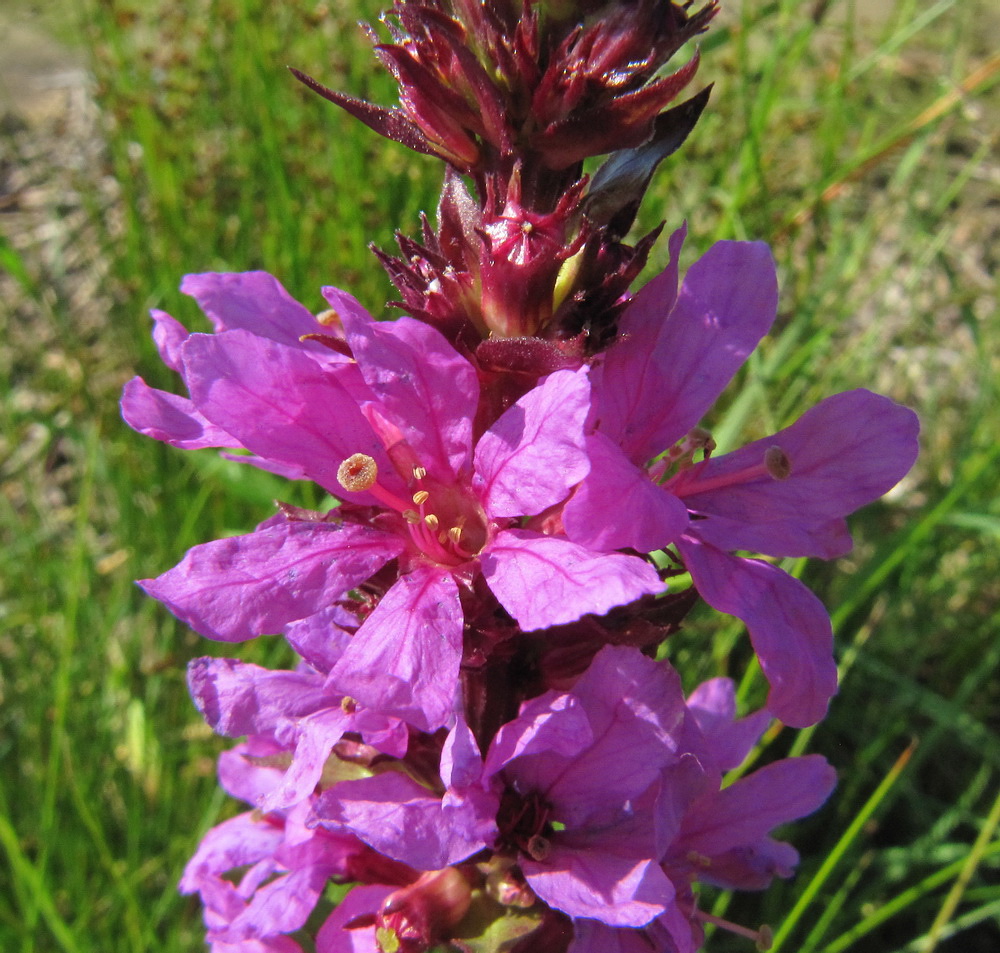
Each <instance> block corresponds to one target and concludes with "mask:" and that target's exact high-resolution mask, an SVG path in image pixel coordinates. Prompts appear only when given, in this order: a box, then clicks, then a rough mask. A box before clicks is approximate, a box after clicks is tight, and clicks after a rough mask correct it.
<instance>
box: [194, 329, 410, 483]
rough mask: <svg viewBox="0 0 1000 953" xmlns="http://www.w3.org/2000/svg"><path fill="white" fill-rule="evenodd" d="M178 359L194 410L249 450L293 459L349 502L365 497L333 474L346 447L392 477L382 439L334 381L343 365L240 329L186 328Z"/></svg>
mask: <svg viewBox="0 0 1000 953" xmlns="http://www.w3.org/2000/svg"><path fill="white" fill-rule="evenodd" d="M184 367H185V376H186V379H187V384H188V387H189V388H190V391H191V398H192V400H193V401H194V403H195V406H196V407H197V408H198V410H200V411H201V412H202V413H203V414H204V415H205V416H206V417H207V418H208V419H209V420H211V421H212V422H213V423H215V424H216V425H218V426H220V427H223V428H225V429H226V430H227V431H228V432H230V433H232V434H234V436H236V437H237V438H238V439H239V440H240V441H241V443H242V444H243V446H244V447H246V449H247V450H250V451H251V452H252V453H255V454H258V455H259V456H261V457H264V458H265V459H268V460H274V461H277V462H279V463H282V464H296V465H299V466H301V467H302V469H303V472H305V473H307V474H308V475H309V477H310V478H311V479H313V480H315V481H316V482H317V483H319V484H320V485H321V486H322V487H323V488H324V489H326V490H328V491H329V492H330V493H332V494H334V495H335V496H337V497H340V498H342V499H352V500H355V501H356V502H370V501H371V497H370V496H369V495H368V494H366V493H360V494H351V493H348V492H347V491H345V490H344V488H343V487H342V486H341V485H340V483H339V482H338V480H337V470H338V468H339V467H340V464H341V463H343V461H344V460H346V459H347V458H348V457H349V456H351V455H352V454H354V453H364V454H367V455H368V456H370V457H373V458H374V459H375V460H376V462H377V463H378V465H379V476H380V480H382V479H383V478H385V477H388V478H389V479H390V480H392V479H393V478H394V472H393V470H392V468H391V466H390V465H389V462H388V458H387V457H386V456H385V451H384V449H383V447H382V444H381V443H380V442H379V441H378V439H377V438H376V436H375V434H374V433H373V432H372V429H371V427H370V426H369V425H368V422H367V421H366V420H365V418H364V416H363V415H362V413H361V411H360V410H359V409H358V406H357V403H356V401H355V399H354V398H353V397H352V396H351V395H350V394H349V393H348V392H347V391H346V390H345V389H344V388H343V387H342V386H341V384H340V383H339V376H340V375H341V374H342V373H345V374H346V373H350V367H346V366H345V367H346V369H345V370H343V371H341V369H340V368H338V367H336V366H334V365H330V366H323V365H322V364H321V363H319V362H318V361H317V360H316V359H314V358H312V357H310V356H309V355H308V354H306V353H304V352H303V351H301V350H299V349H296V348H292V347H287V346H285V345H282V344H277V343H275V342H273V341H268V340H266V339H264V338H260V337H256V336H255V335H253V334H251V333H249V332H248V331H227V332H224V333H222V334H212V335H206V334H192V335H191V337H190V338H189V339H188V342H187V344H185V345H184Z"/></svg>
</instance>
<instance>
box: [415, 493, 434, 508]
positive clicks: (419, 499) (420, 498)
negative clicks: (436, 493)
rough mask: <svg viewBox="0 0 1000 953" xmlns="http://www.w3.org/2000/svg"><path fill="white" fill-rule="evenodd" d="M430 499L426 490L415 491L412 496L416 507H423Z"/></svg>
mask: <svg viewBox="0 0 1000 953" xmlns="http://www.w3.org/2000/svg"><path fill="white" fill-rule="evenodd" d="M430 497H431V495H430V493H428V492H427V491H426V490H417V492H416V493H414V494H413V502H414V503H416V504H417V506H423V505H424V504H425V503H426V502H427V501H428V500H429V499H430Z"/></svg>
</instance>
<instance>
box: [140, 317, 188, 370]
mask: <svg viewBox="0 0 1000 953" xmlns="http://www.w3.org/2000/svg"><path fill="white" fill-rule="evenodd" d="M149 315H150V317H151V318H152V319H153V343H154V344H155V345H156V350H157V351H158V352H159V354H160V359H161V360H162V361H163V363H164V364H166V365H167V367H169V368H170V370H172V371H177V373H178V374H180V373H181V372H182V361H181V346H182V345H183V344H184V342H185V341H186V340H187V339H188V337H189V336H190V335H189V333H188V330H187V328H185V327H184V325H183V324H181V323H180V321H178V320H177V319H176V318H173V317H171V316H170V315H169V314H167V312H166V311H160V310H158V309H157V308H154V309H153V310H152V311H150V312H149Z"/></svg>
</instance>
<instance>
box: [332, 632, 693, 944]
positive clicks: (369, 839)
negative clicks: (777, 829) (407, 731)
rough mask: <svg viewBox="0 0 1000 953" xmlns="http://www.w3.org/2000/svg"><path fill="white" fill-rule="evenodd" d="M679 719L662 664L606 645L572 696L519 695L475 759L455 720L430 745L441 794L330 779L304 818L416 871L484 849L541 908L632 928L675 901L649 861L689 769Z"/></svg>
mask: <svg viewBox="0 0 1000 953" xmlns="http://www.w3.org/2000/svg"><path fill="white" fill-rule="evenodd" d="M686 718H687V709H686V708H685V705H684V698H683V694H682V693H681V688H680V680H679V678H678V676H677V674H676V673H675V672H674V671H673V670H672V669H670V668H669V667H667V666H665V665H662V664H660V663H657V662H653V661H652V660H650V659H647V658H645V657H644V656H643V655H642V654H641V653H639V652H637V651H635V650H633V649H628V648H615V647H610V646H609V647H606V648H605V649H603V650H602V651H601V652H600V653H598V655H597V656H596V658H595V659H594V662H593V663H592V664H591V666H590V668H589V669H588V671H587V672H586V673H585V674H584V675H583V676H582V677H581V678H580V680H579V681H578V682H577V684H576V686H575V687H574V689H573V691H572V692H568V693H556V692H548V693H546V694H545V695H542V696H540V697H538V698H535V699H532V700H530V701H528V702H526V703H525V704H524V705H523V706H522V709H521V713H520V715H519V716H518V718H516V719H515V720H514V721H512V722H510V723H508V724H506V725H505V726H504V727H503V728H502V729H501V730H500V732H499V733H498V734H497V736H496V738H495V739H494V741H493V743H492V745H491V747H490V750H489V753H488V755H487V757H486V759H485V763H484V762H483V761H482V759H481V758H480V756H479V752H478V750H477V749H476V746H475V742H474V741H473V739H472V737H471V734H469V732H468V729H467V728H466V727H465V725H464V723H462V722H459V723H458V724H457V725H456V726H455V728H454V729H453V730H452V732H451V734H450V735H449V739H448V743H447V744H446V745H445V750H444V752H443V753H442V758H441V766H442V770H441V778H442V782H443V784H444V786H445V793H444V795H443V797H442V796H440V795H436V794H435V793H434V792H432V791H429V790H428V789H427V788H425V787H422V786H421V785H418V784H416V783H415V782H412V781H410V780H409V779H408V778H406V777H405V776H404V775H402V774H399V773H397V774H394V775H392V776H391V780H390V777H389V776H387V775H380V776H378V777H374V778H366V779H361V780H359V781H346V782H343V783H341V784H338V785H335V786H334V787H332V788H330V789H329V790H328V791H326V792H325V793H324V794H323V796H322V797H321V798H320V799H319V801H318V802H317V805H316V814H317V816H318V817H319V818H320V820H321V822H322V823H324V824H327V825H329V826H331V828H333V829H335V830H336V829H340V830H344V831H349V832H351V833H354V834H356V835H357V836H359V837H360V838H361V839H362V840H364V841H365V842H366V843H368V844H369V845H371V846H372V847H374V848H375V849H376V850H379V851H382V852H385V853H387V854H388V855H389V856H390V857H392V858H394V859H396V860H400V861H402V862H404V863H407V864H409V865H411V866H414V867H417V868H419V869H434V868H436V867H438V866H441V865H443V864H448V863H456V862H458V861H461V860H463V859H465V858H467V857H469V856H471V855H472V854H475V853H477V852H478V851H480V850H482V849H483V848H491V849H492V850H493V852H494V857H495V858H498V859H499V861H501V862H503V859H504V858H508V859H512V860H513V861H515V862H516V863H518V864H519V866H520V870H521V872H522V873H523V875H524V877H525V879H526V880H527V883H528V886H529V887H530V888H531V890H532V891H534V893H535V895H537V896H538V897H539V898H540V899H541V900H543V901H544V902H545V903H546V904H548V905H549V906H550V907H552V908H553V909H556V910H559V911H562V912H563V913H566V914H568V915H569V916H571V917H585V918H592V919H599V920H601V921H602V922H605V923H608V924H612V925H615V926H632V927H636V926H641V925H643V924H646V923H648V922H649V921H650V920H652V919H653V918H655V917H656V916H658V915H659V914H661V913H663V912H664V911H665V910H666V909H667V906H668V905H669V904H670V903H671V901H672V900H673V897H674V887H673V884H672V883H671V881H670V879H669V877H668V876H667V875H666V874H665V873H664V871H663V869H662V868H661V867H660V859H661V857H662V856H663V855H664V853H665V851H666V848H667V845H668V844H669V842H670V840H671V839H672V837H673V836H674V834H675V833H676V831H675V828H676V817H677V816H679V815H678V810H677V809H676V805H675V804H673V802H674V801H676V800H677V798H678V797H680V796H681V795H682V794H683V796H687V791H688V790H689V789H691V787H692V784H693V779H694V778H695V777H696V776H697V775H698V774H699V773H700V770H701V769H700V767H699V765H698V762H697V760H696V759H695V757H694V756H692V755H691V754H690V753H689V752H686V751H684V750H682V749H681V747H680V744H679V739H680V738H682V737H684V736H685V734H686V730H685V728H684V722H685V719H686ZM678 792H681V793H678ZM668 803H670V805H671V807H670V808H669V809H667V807H666V805H667V804H668ZM507 862H509V860H508V861H507Z"/></svg>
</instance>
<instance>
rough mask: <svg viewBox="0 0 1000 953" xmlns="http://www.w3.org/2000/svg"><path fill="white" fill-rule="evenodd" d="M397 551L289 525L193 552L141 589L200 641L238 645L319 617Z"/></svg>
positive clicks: (381, 536)
mask: <svg viewBox="0 0 1000 953" xmlns="http://www.w3.org/2000/svg"><path fill="white" fill-rule="evenodd" d="M401 551H402V542H401V540H399V539H398V538H397V537H395V536H390V535H388V534H386V533H382V532H379V531H378V530H373V529H369V528H368V527H365V526H356V525H351V524H346V523H344V524H341V523H298V522H289V523H286V524H284V525H277V526H271V527H269V528H267V529H265V530H261V531H259V532H256V533H249V534H248V535H246V536H232V537H229V538H227V539H217V540H214V541H213V542H210V543H204V544H202V545H200V546H195V547H193V548H192V549H190V550H188V552H187V554H186V555H185V556H184V558H183V559H182V560H181V561H180V562H179V563H178V564H177V565H176V566H175V567H174V568H173V569H170V570H168V571H167V572H165V573H164V574H163V575H162V576H158V577H157V578H156V579H143V580H140V582H139V585H141V586H142V588H143V589H144V590H145V591H146V592H147V593H149V595H151V596H152V597H153V598H154V599H159V600H160V602H162V603H163V604H164V605H166V606H167V608H168V609H170V611H171V612H173V613H174V615H176V616H177V618H179V619H181V620H182V621H183V622H186V623H187V624H188V625H190V626H191V627H192V628H193V629H195V631H197V632H200V633H201V634H202V635H205V636H207V637H208V638H210V639H220V640H221V641H223V642H242V641H244V640H246V639H252V638H254V636H257V635H263V634H265V633H276V632H279V631H281V629H282V628H283V627H284V626H286V625H287V624H288V623H289V622H293V621H295V620H296V619H302V618H304V617H306V616H309V615H312V614H313V613H314V612H318V611H319V610H320V609H322V608H324V607H325V606H327V605H329V604H330V603H332V602H334V601H336V600H337V599H339V598H341V596H343V595H344V593H346V592H347V591H348V590H350V589H351V588H353V587H354V586H356V585H357V584H358V583H360V582H364V581H365V580H366V579H368V578H369V577H370V576H371V575H372V574H373V573H375V572H376V571H377V570H378V569H380V568H381V567H382V566H383V565H385V563H387V562H388V561H389V560H390V559H393V558H394V557H395V556H398V555H399V553H400V552H401Z"/></svg>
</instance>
